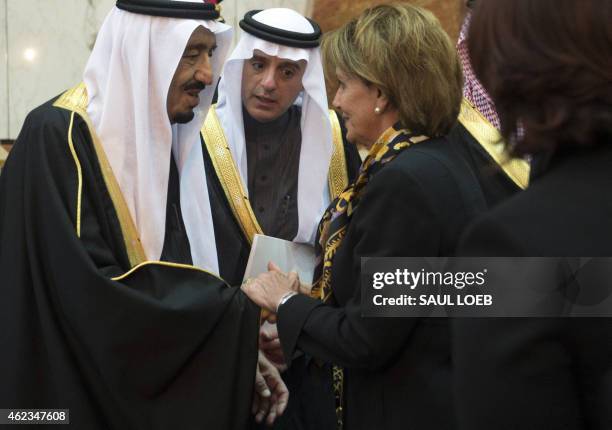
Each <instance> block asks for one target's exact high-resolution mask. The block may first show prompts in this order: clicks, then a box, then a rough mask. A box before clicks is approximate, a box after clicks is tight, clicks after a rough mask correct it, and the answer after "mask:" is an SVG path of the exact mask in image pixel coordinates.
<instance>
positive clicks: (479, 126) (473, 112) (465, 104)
mask: <svg viewBox="0 0 612 430" xmlns="http://www.w3.org/2000/svg"><path fill="white" fill-rule="evenodd" d="M459 122H460V123H461V124H462V125H463V126H464V127H465V128H466V130H467V131H468V132H469V133H470V134H471V135H472V136H473V137H474V139H476V141H477V142H478V143H479V144H480V145H481V146H482V147H483V148H484V149H485V151H487V153H488V154H489V155H490V156H491V158H493V160H495V162H496V163H497V164H498V165H499V167H501V169H502V170H503V171H504V173H505V174H506V175H507V176H508V177H509V178H510V179H511V180H512V181H513V182H514V183H515V184H516V185H517V186H519V187H520V188H521V189H525V188H527V186H528V185H529V171H530V166H529V163H528V162H527V161H525V160H523V159H521V158H510V157H509V156H508V155H507V154H506V152H505V151H504V144H503V141H502V136H501V134H500V133H499V131H498V130H497V129H496V128H495V127H493V125H491V123H490V122H489V121H487V119H486V118H485V117H484V116H483V115H482V114H481V113H480V112H479V111H478V110H477V109H476V108H475V107H474V106H473V105H472V104H471V103H470V102H469V101H468V100H467V99H465V98H464V99H463V101H462V103H461V112H460V113H459Z"/></svg>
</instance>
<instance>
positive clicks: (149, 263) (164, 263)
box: [111, 261, 230, 287]
mask: <svg viewBox="0 0 612 430" xmlns="http://www.w3.org/2000/svg"><path fill="white" fill-rule="evenodd" d="M147 266H163V267H173V268H175V269H188V270H195V271H197V272H202V273H206V274H208V275H210V276H212V277H214V278H215V279H218V280H220V281H221V282H223V283H224V284H225V285H226V286H228V287H229V286H230V285H229V284H228V283H227V282H225V281H224V280H223V279H221V278H220V277H219V276H217V275H215V274H214V273H212V272H209V271H208V270H204V269H200V268H199V267H195V266H191V265H189V264H179V263H170V262H167V261H144V262H142V263H140V264H138V265H136V266H134V267H132V268H131V269H130V270H129V271H127V272H125V273H124V274H123V275H119V276H115V277H114V278H111V280H112V281H123V280H124V279H126V278H128V277H129V276H131V275H132V274H134V273H135V272H136V271H137V270H139V269H142V268H143V267H147Z"/></svg>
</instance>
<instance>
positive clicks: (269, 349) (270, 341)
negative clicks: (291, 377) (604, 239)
mask: <svg viewBox="0 0 612 430" xmlns="http://www.w3.org/2000/svg"><path fill="white" fill-rule="evenodd" d="M259 350H260V351H261V352H263V353H264V355H265V356H266V358H267V359H268V360H270V362H271V363H272V364H273V365H274V366H275V367H276V368H277V369H278V370H279V371H280V372H284V371H285V370H286V369H287V365H286V364H285V356H284V355H283V350H282V348H281V343H280V339H279V338H278V327H277V326H276V324H269V323H264V324H263V325H262V326H261V328H260V329H259Z"/></svg>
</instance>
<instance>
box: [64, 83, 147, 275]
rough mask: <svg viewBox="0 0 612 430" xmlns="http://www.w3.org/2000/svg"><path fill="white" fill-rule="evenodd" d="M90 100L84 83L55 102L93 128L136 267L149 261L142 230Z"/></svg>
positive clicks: (108, 185) (102, 165)
mask: <svg viewBox="0 0 612 430" xmlns="http://www.w3.org/2000/svg"><path fill="white" fill-rule="evenodd" d="M87 103H88V97H87V88H86V87H85V84H84V83H80V84H78V85H77V86H75V87H73V88H71V89H69V90H68V91H66V92H65V93H64V94H62V95H61V96H60V97H59V98H58V99H57V100H56V101H55V103H53V106H55V107H59V108H62V109H66V110H68V111H71V112H73V113H76V114H78V115H79V116H81V118H83V120H84V121H85V123H86V124H87V128H88V129H89V133H90V135H91V137H92V141H93V144H94V149H95V151H96V155H97V157H98V160H99V162H100V168H101V170H102V176H103V177H104V182H105V184H106V187H107V189H108V192H109V194H110V196H111V200H112V201H113V205H114V206H115V212H116V213H117V218H118V219H119V225H120V226H121V231H122V233H123V240H124V243H125V247H126V251H127V254H128V258H129V260H130V265H131V266H132V267H135V266H137V265H139V264H140V263H142V262H144V261H146V256H145V253H144V249H143V247H142V243H141V242H140V238H139V237H138V233H137V230H136V227H135V225H134V221H133V220H132V216H131V214H130V211H129V209H128V207H127V204H126V203H125V199H124V198H123V194H122V193H121V189H120V188H119V184H118V183H117V179H116V178H115V175H114V174H113V171H112V169H111V167H110V164H109V162H108V159H107V158H106V154H105V153H104V150H103V149H102V145H101V144H100V141H99V139H98V137H97V134H96V132H95V130H94V128H93V126H92V125H91V120H90V118H89V115H88V114H87ZM70 131H71V130H70ZM69 139H70V140H72V135H71V134H70V136H69ZM72 149H74V148H72ZM73 156H74V157H76V152H74V153H73ZM77 160H78V158H77ZM79 201H80V196H79ZM78 219H79V220H80V216H79V217H78ZM79 230H80V228H79ZM79 235H80V232H79Z"/></svg>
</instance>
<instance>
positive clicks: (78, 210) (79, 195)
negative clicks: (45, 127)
mask: <svg viewBox="0 0 612 430" xmlns="http://www.w3.org/2000/svg"><path fill="white" fill-rule="evenodd" d="M74 115H75V113H74V112H72V113H71V114H70V125H69V126H68V146H69V147H70V153H71V154H72V158H73V159H74V164H75V165H76V171H77V178H78V181H79V185H78V188H77V190H78V191H77V208H76V233H77V237H79V238H80V237H81V201H82V200H81V198H82V195H83V170H82V169H81V162H80V161H79V157H78V156H77V153H76V150H75V149H74V142H73V141H72V127H73V126H74Z"/></svg>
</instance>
